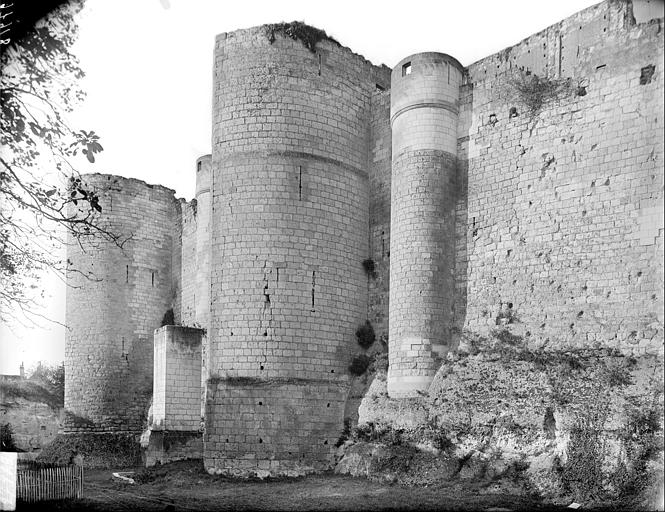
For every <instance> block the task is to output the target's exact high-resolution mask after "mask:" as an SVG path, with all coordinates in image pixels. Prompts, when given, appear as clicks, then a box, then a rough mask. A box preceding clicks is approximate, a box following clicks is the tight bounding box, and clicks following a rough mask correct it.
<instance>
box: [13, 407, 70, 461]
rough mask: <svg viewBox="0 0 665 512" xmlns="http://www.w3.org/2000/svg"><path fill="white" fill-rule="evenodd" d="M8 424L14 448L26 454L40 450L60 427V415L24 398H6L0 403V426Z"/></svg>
mask: <svg viewBox="0 0 665 512" xmlns="http://www.w3.org/2000/svg"><path fill="white" fill-rule="evenodd" d="M4 423H9V424H10V425H11V427H12V430H13V437H14V442H15V443H16V447H17V448H18V449H20V450H23V451H26V452H32V451H38V450H41V449H42V448H43V447H44V446H46V445H47V444H48V443H50V442H51V441H52V440H53V439H54V438H55V436H56V434H57V433H58V429H59V428H60V427H61V426H62V414H61V411H60V410H55V409H53V408H51V407H49V406H48V405H46V404H43V403H39V402H32V401H30V400H26V399H24V398H20V397H16V398H6V399H5V400H4V401H3V403H0V424H4Z"/></svg>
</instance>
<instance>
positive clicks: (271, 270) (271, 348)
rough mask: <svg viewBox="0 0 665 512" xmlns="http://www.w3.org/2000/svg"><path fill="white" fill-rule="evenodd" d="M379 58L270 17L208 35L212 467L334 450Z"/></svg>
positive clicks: (360, 273) (324, 455) (362, 289)
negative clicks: (211, 47) (265, 22)
mask: <svg viewBox="0 0 665 512" xmlns="http://www.w3.org/2000/svg"><path fill="white" fill-rule="evenodd" d="M376 69H377V68H374V67H373V66H372V65H371V64H370V63H369V62H367V61H365V60H364V59H363V58H362V57H360V56H358V55H355V54H353V53H351V52H350V51H349V50H348V49H344V48H341V47H340V46H339V45H337V44H335V43H333V42H331V41H328V40H322V41H319V42H318V43H317V44H316V48H315V51H310V50H309V49H308V48H307V47H306V46H305V44H303V42H301V41H300V40H293V39H291V38H290V37H284V36H283V35H282V34H281V33H280V32H279V31H271V29H270V28H269V27H257V28H252V29H247V30H240V31H237V32H233V33H229V34H221V35H220V36H218V37H217V41H216V49H215V72H214V89H213V97H214V100H213V162H212V223H211V240H212V252H211V255H212V256H211V272H212V291H211V304H212V308H211V328H210V333H209V348H210V369H209V373H210V377H209V379H208V389H207V405H206V430H205V437H204V442H205V448H204V452H205V453H204V458H205V465H206V468H208V470H209V471H219V472H230V471H238V470H247V471H252V470H256V469H268V470H271V471H272V472H276V473H279V472H282V471H288V470H291V469H293V468H300V469H302V468H303V467H304V468H314V469H320V468H323V467H327V466H328V465H329V464H330V463H331V462H332V457H333V453H334V450H335V448H334V446H335V442H336V441H337V439H338V437H339V435H340V433H341V431H342V427H343V411H344V404H345V400H346V396H347V392H348V386H349V377H348V366H349V363H350V361H351V359H352V357H353V356H354V355H355V352H357V348H358V347H357V344H356V340H355V334H354V333H355V330H356V329H357V327H358V325H359V324H360V323H361V322H363V321H364V320H365V314H366V313H365V312H366V308H367V305H366V304H367V277H366V276H365V275H364V270H363V267H362V262H363V260H364V259H365V258H367V255H368V229H369V226H368V223H369V217H368V215H369V213H368V203H369V201H368V183H367V180H368V178H367V170H366V165H367V154H368V153H367V152H368V145H369V144H368V133H369V129H368V119H369V115H368V113H369V108H370V95H371V93H372V91H373V90H374V89H375V87H376V85H375V83H376V77H375V74H376Z"/></svg>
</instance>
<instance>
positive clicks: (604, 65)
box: [596, 64, 607, 71]
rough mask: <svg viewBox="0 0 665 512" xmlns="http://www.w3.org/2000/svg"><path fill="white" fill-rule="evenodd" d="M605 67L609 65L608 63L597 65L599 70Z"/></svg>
mask: <svg viewBox="0 0 665 512" xmlns="http://www.w3.org/2000/svg"><path fill="white" fill-rule="evenodd" d="M605 67H607V64H601V65H600V66H596V71H598V70H599V69H603V68H605Z"/></svg>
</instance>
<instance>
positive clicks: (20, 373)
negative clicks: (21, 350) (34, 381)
mask: <svg viewBox="0 0 665 512" xmlns="http://www.w3.org/2000/svg"><path fill="white" fill-rule="evenodd" d="M18 373H19V375H20V376H21V378H22V379H25V367H24V366H23V361H21V366H19V369H18Z"/></svg>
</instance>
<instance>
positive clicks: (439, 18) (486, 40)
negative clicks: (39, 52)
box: [0, 0, 598, 374]
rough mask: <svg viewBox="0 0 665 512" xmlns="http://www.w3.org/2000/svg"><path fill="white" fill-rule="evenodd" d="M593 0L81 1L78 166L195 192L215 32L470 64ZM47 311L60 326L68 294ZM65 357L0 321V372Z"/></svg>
mask: <svg viewBox="0 0 665 512" xmlns="http://www.w3.org/2000/svg"><path fill="white" fill-rule="evenodd" d="M596 3H598V2H597V1H589V0H557V1H556V2H541V1H534V0H503V1H497V0H475V1H466V2H464V1H448V0H438V1H433V0H432V1H424V0H420V1H419V0H409V1H405V0H400V1H393V0H388V1H386V0H383V1H368V0H366V1H361V0H334V1H333V0H331V1H328V2H321V1H319V2H313V1H312V0H307V1H304V0H292V1H285V0H280V1H277V0H272V1H264V0H261V1H252V0H246V1H225V2H222V1H212V0H87V3H86V6H85V8H84V10H83V11H82V12H81V14H80V16H79V25H80V35H79V40H78V42H77V44H76V46H75V48H74V53H75V54H76V55H78V57H79V58H80V61H81V67H82V68H83V70H84V71H85V73H86V77H85V78H84V79H83V81H82V83H81V86H82V88H83V89H84V90H85V91H86V92H87V98H86V100H85V102H84V103H82V104H81V105H79V106H78V108H77V110H76V112H75V113H74V114H73V115H72V116H71V121H72V125H73V126H75V127H77V128H80V129H86V130H90V129H92V130H94V131H95V132H97V133H98V134H99V135H100V137H101V142H102V145H103V146H104V149H105V150H104V152H103V153H101V154H100V155H99V156H98V158H97V162H96V163H95V164H94V165H91V166H89V167H88V168H86V167H83V168H81V171H83V172H88V171H89V172H103V173H109V174H117V175H121V176H126V177H133V178H138V179H142V180H144V181H147V182H148V183H155V184H161V185H165V186H167V187H169V188H172V189H175V191H176V195H177V196H178V197H185V198H186V199H188V200H189V199H191V198H192V197H193V195H194V174H195V173H194V162H195V160H196V158H197V157H198V156H200V155H203V154H206V153H210V152H211V146H210V137H211V135H210V134H211V111H210V110H211V90H212V52H213V44H214V37H215V35H216V34H218V33H221V32H229V31H233V30H236V29H239V28H247V27H251V26H255V25H261V24H264V23H276V22H280V21H294V20H298V21H304V22H306V23H308V24H310V25H314V26H316V27H318V28H321V29H323V30H325V31H326V32H327V33H328V34H329V35H330V36H332V37H334V38H335V39H337V40H338V41H339V42H340V43H341V44H342V45H344V46H348V47H349V48H351V49H352V50H353V51H354V52H356V53H359V54H361V55H363V56H364V57H366V58H367V59H369V60H370V61H372V62H373V63H374V64H386V65H387V66H389V67H392V66H394V65H395V64H396V63H397V62H398V61H399V60H401V59H402V58H404V57H406V56H408V55H410V54H413V53H419V52H425V51H438V52H444V53H448V54H450V55H452V56H453V57H456V58H457V59H458V60H459V61H460V62H461V63H462V64H463V65H465V66H467V65H469V64H471V63H473V62H475V61H477V60H479V59H482V58H483V57H486V56H488V55H491V54H492V53H495V52H498V51H500V50H502V49H503V48H505V47H507V46H511V45H513V44H516V43H518V42H519V41H521V40H522V39H524V38H525V37H528V36H530V35H531V34H533V33H535V32H539V31H540V30H542V29H545V28H546V27H548V26H549V25H552V24H554V23H556V22H558V21H560V20H562V19H563V18H566V17H567V16H569V15H571V14H573V13H575V12H577V11H580V10H582V9H584V8H586V7H588V6H590V5H594V4H596ZM57 283H58V280H57V279H54V278H49V279H47V280H45V284H46V286H47V288H48V289H49V290H50V296H51V299H50V300H49V301H48V304H47V309H46V311H45V313H46V314H47V315H49V316H50V317H51V318H55V319H59V320H61V321H64V290H63V287H62V286H58V284H57ZM63 359H64V329H63V328H61V327H55V326H50V327H49V326H46V327H45V328H43V329H32V330H22V331H19V332H17V333H11V332H10V331H9V330H8V329H7V328H6V326H1V327H0V374H4V373H10V374H11V373H18V366H19V364H20V362H21V361H25V363H26V366H30V365H31V364H34V363H35V362H36V361H38V360H44V361H48V362H57V361H61V360H63Z"/></svg>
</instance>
